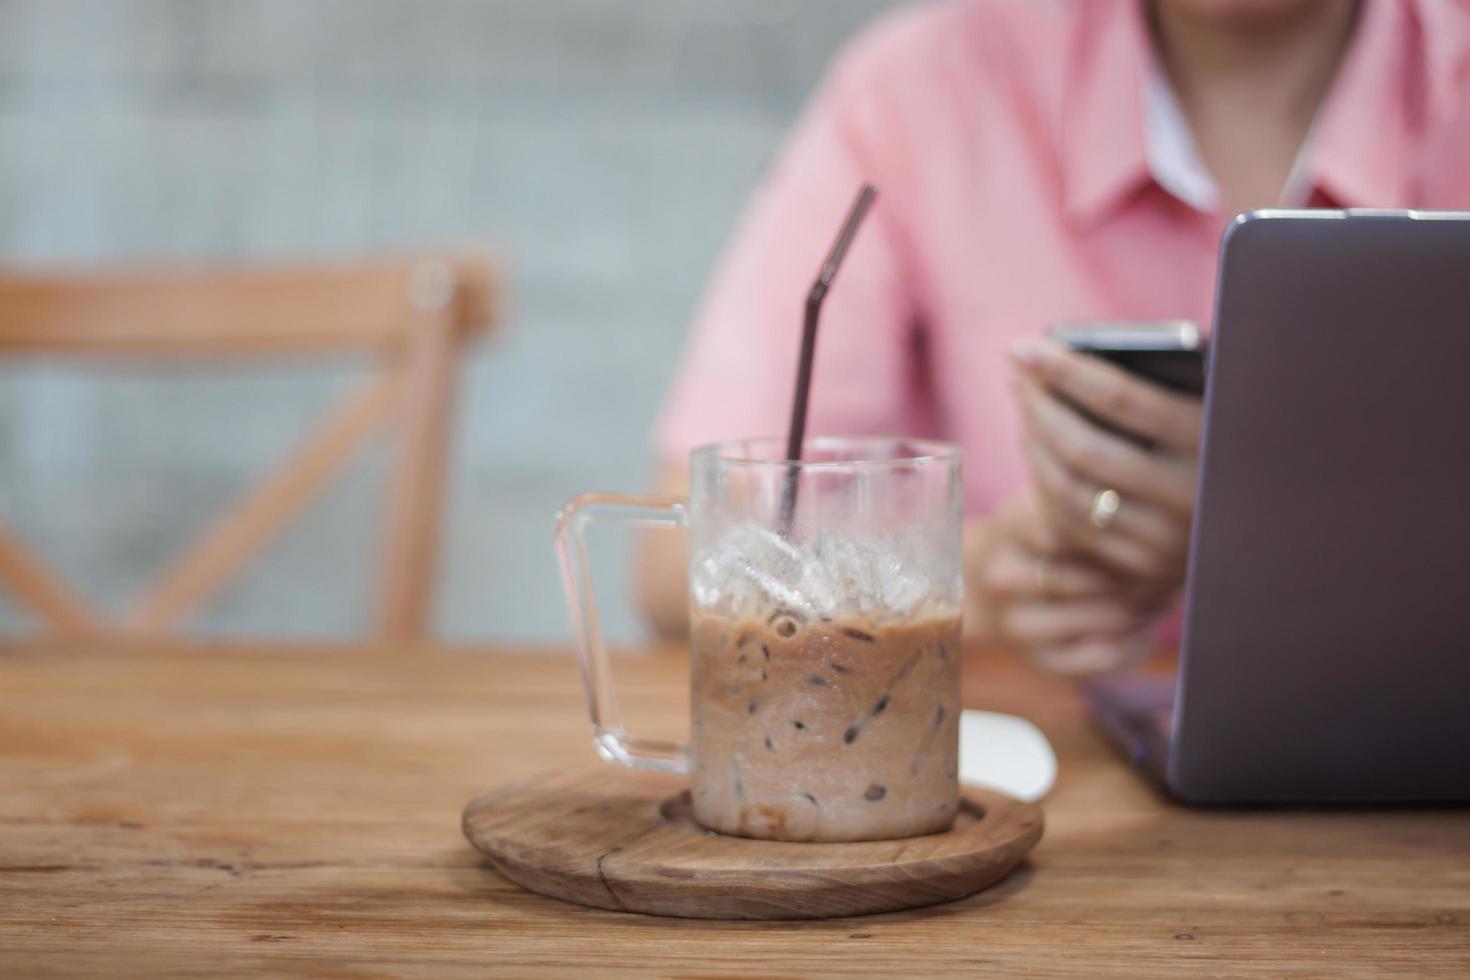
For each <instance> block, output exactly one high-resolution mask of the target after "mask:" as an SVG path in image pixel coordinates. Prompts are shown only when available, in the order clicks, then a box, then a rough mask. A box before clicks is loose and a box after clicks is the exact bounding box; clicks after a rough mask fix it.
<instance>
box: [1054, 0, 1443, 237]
mask: <svg viewBox="0 0 1470 980" xmlns="http://www.w3.org/2000/svg"><path fill="white" fill-rule="evenodd" d="M1432 10H1433V8H1432V5H1431V11H1430V12H1426V11H1424V10H1422V9H1421V4H1420V3H1417V2H1414V0H1396V2H1386V0H1362V9H1361V11H1360V13H1359V15H1358V17H1359V22H1358V23H1357V24H1356V25H1354V29H1353V38H1352V40H1351V41H1350V42H1349V46H1348V50H1347V51H1346V52H1345V53H1344V56H1343V62H1342V64H1341V66H1340V67H1339V69H1338V73H1337V77H1336V78H1335V79H1334V81H1333V84H1332V88H1331V90H1330V91H1329V93H1328V95H1327V98H1326V100H1325V101H1324V103H1323V106H1322V109H1321V110H1320V112H1319V113H1318V117H1317V121H1316V123H1314V125H1313V127H1312V130H1311V132H1310V133H1309V135H1308V137H1307V140H1306V142H1305V144H1304V146H1303V148H1302V152H1301V154H1300V155H1299V157H1298V160H1297V165H1296V166H1295V167H1294V168H1293V171H1292V176H1291V178H1290V179H1289V180H1288V182H1287V187H1286V189H1285V191H1284V192H1283V201H1282V203H1285V204H1292V205H1300V204H1304V203H1306V202H1307V200H1308V199H1309V198H1310V196H1311V194H1312V191H1313V190H1314V189H1320V190H1321V191H1322V192H1323V193H1324V194H1325V195H1326V196H1327V197H1329V198H1331V199H1332V200H1333V201H1334V202H1335V203H1337V204H1339V205H1341V206H1344V207H1391V206H1403V204H1405V203H1406V202H1405V200H1404V198H1405V193H1406V181H1405V179H1404V178H1405V174H1406V171H1407V167H1406V162H1405V160H1404V149H1405V145H1406V141H1407V137H1408V135H1409V134H1408V126H1409V122H1410V120H1411V119H1414V118H1420V117H1426V116H1430V115H1432V114H1433V113H1434V112H1436V111H1437V109H1436V106H1437V105H1438V103H1440V102H1446V101H1449V99H1450V98H1452V93H1451V95H1448V96H1447V95H1445V94H1444V93H1446V92H1448V91H1449V88H1450V87H1449V86H1448V85H1447V84H1441V83H1443V82H1444V80H1445V77H1446V76H1448V75H1450V74H1453V65H1452V61H1453V58H1452V57H1451V55H1450V54H1449V53H1447V52H1448V50H1449V49H1450V48H1451V47H1452V45H1451V44H1449V43H1448V42H1446V41H1437V37H1436V35H1437V34H1439V33H1441V31H1440V29H1439V28H1436V27H1435V26H1434V25H1433V24H1432V23H1428V22H1427V21H1432V17H1427V16H1426V14H1427V13H1432ZM1441 26H1443V25H1441ZM1072 45H1073V57H1072V58H1071V59H1069V63H1070V65H1072V66H1073V69H1072V72H1071V74H1070V75H1069V77H1068V78H1067V80H1066V83H1065V89H1064V96H1063V98H1064V102H1063V108H1062V175H1063V181H1064V188H1063V190H1064V206H1065V208H1066V211H1067V214H1068V215H1069V216H1070V217H1071V218H1072V219H1074V220H1076V221H1079V222H1082V223H1091V222H1093V221H1096V220H1099V219H1101V218H1102V217H1105V216H1106V215H1107V214H1108V213H1110V212H1111V211H1112V209H1113V208H1114V207H1116V206H1117V205H1119V204H1121V203H1122V202H1123V201H1124V200H1126V199H1127V198H1128V197H1130V196H1131V195H1132V194H1134V193H1136V192H1137V191H1138V190H1139V189H1140V188H1141V187H1142V186H1144V185H1146V184H1147V183H1149V182H1150V181H1152V182H1154V183H1156V184H1158V185H1159V186H1160V187H1162V188H1163V189H1164V190H1165V191H1166V192H1168V193H1169V194H1170V195H1172V196H1174V197H1175V198H1177V199H1179V200H1180V201H1182V202H1184V203H1185V204H1187V205H1189V206H1190V207H1192V208H1194V209H1196V210H1199V211H1205V212H1209V213H1213V211H1214V210H1215V209H1216V208H1217V207H1218V201H1219V193H1218V190H1217V188H1216V185H1215V182H1214V179H1213V178H1212V177H1211V176H1210V174H1209V172H1208V171H1207V170H1206V169H1205V167H1204V164H1203V163H1202V162H1201V161H1200V158H1199V155H1198V153H1197V151H1196V149H1195V145H1194V139H1193V136H1192V134H1191V133H1190V132H1189V126H1188V123H1187V121H1186V120H1185V118H1184V115H1183V113H1182V111H1181V110H1180V108H1179V105H1178V102H1177V100H1176V99H1175V98H1174V95H1173V92H1172V90H1171V89H1170V88H1169V85H1168V81H1167V79H1166V78H1165V77H1164V75H1163V72H1162V70H1161V69H1160V68H1159V67H1158V66H1157V62H1156V59H1155V58H1154V56H1153V51H1152V42H1151V40H1150V38H1149V33H1148V26H1147V24H1146V23H1145V21H1144V13H1143V4H1142V3H1141V2H1133V3H1119V2H1117V0H1103V2H1094V3H1090V4H1086V5H1084V6H1083V7H1082V8H1081V11H1080V13H1079V16H1078V18H1077V28H1076V33H1075V34H1074V36H1073V40H1072ZM1411 49H1418V50H1421V51H1422V53H1423V57H1411V53H1412V52H1411Z"/></svg>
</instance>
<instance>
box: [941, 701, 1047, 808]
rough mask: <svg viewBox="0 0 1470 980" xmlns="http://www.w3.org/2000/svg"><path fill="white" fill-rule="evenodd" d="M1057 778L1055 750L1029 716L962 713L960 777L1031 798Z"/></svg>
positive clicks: (993, 712)
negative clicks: (1028, 718) (1029, 719)
mask: <svg viewBox="0 0 1470 980" xmlns="http://www.w3.org/2000/svg"><path fill="white" fill-rule="evenodd" d="M1056 780H1057V756H1056V753H1055V752H1053V751H1052V747H1051V743H1050V742H1048V741H1047V740H1046V736H1045V735H1043V734H1041V729H1039V728H1037V727H1036V726H1035V725H1033V724H1031V722H1029V721H1027V720H1026V719H1025V718H1017V717H1016V716H1015V715H1003V714H1000V713H998V712H995V711H965V712H964V713H963V714H961V716H960V782H962V783H964V784H966V785H968V786H981V787H984V788H986V789H994V790H999V791H1000V792H1002V793H1005V794H1007V795H1008V796H1014V797H1015V798H1016V799H1018V800H1023V801H1025V802H1027V803H1031V802H1034V801H1036V800H1039V799H1041V798H1042V797H1043V796H1045V795H1046V794H1047V793H1049V792H1050V791H1051V788H1052V784H1053V783H1055V782H1056Z"/></svg>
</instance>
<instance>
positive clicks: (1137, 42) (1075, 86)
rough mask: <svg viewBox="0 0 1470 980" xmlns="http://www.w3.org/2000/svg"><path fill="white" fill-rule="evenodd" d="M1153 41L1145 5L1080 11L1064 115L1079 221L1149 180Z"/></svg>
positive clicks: (1069, 196)
mask: <svg viewBox="0 0 1470 980" xmlns="http://www.w3.org/2000/svg"><path fill="white" fill-rule="evenodd" d="M1148 43H1149V42H1148V35H1147V33H1146V26H1145V24H1144V22H1143V12H1142V4H1141V3H1119V2H1117V0H1103V2H1094V3H1087V4H1084V5H1082V6H1081V7H1080V9H1079V11H1078V16H1077V18H1076V21H1075V28H1074V32H1073V35H1072V40H1071V57H1069V58H1068V59H1067V65H1068V69H1069V71H1068V76H1067V78H1066V79H1065V80H1064V83H1063V85H1064V88H1063V96H1062V99H1063V102H1062V114H1061V148H1062V159H1061V164H1062V168H1061V169H1062V181H1063V206H1064V207H1065V209H1066V213H1067V215H1068V216H1069V217H1070V218H1072V219H1073V220H1075V221H1079V222H1083V223H1090V222H1092V221H1094V220H1097V219H1099V218H1101V217H1103V216H1104V215H1105V214H1106V213H1107V212H1109V211H1110V210H1111V209H1112V207H1113V206H1114V205H1115V204H1117V203H1119V202H1120V201H1121V200H1122V199H1123V198H1125V197H1127V196H1129V195H1130V194H1131V193H1133V192H1134V191H1136V190H1137V189H1138V188H1139V187H1140V186H1141V185H1142V184H1143V183H1144V182H1146V181H1147V179H1148V176H1149V171H1148V157H1147V153H1146V151H1145V146H1144V131H1143V106H1142V92H1143V82H1144V65H1145V59H1144V57H1143V55H1144V53H1145V52H1146V51H1147V50H1148V47H1147V45H1148Z"/></svg>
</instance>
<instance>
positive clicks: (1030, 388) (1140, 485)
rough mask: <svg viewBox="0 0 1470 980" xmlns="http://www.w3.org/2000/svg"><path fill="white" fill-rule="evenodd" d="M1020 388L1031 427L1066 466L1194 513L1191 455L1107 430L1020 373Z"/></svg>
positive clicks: (1134, 496)
mask: <svg viewBox="0 0 1470 980" xmlns="http://www.w3.org/2000/svg"><path fill="white" fill-rule="evenodd" d="M1018 394H1019V396H1020V399H1021V411H1022V416H1023V418H1024V420H1025V424H1026V429H1027V432H1028V433H1029V434H1030V436H1031V437H1032V438H1034V439H1036V440H1037V441H1038V442H1040V443H1041V444H1042V445H1044V446H1045V447H1046V448H1047V450H1049V451H1050V452H1051V454H1052V455H1053V456H1055V457H1056V458H1057V459H1058V460H1059V461H1060V462H1061V463H1062V464H1063V465H1064V466H1065V467H1066V468H1067V469H1068V470H1070V471H1071V472H1073V473H1075V474H1076V475H1077V476H1079V477H1081V478H1082V479H1083V480H1085V481H1087V482H1088V483H1090V484H1092V485H1093V486H1096V487H1111V488H1112V489H1114V490H1116V491H1117V492H1118V493H1119V494H1121V495H1122V496H1123V497H1125V498H1127V499H1131V500H1134V501H1140V502H1147V503H1154V504H1157V505H1158V506H1160V507H1163V508H1166V509H1168V510H1170V511H1172V512H1174V513H1176V514H1179V515H1181V516H1184V517H1186V518H1188V517H1189V516H1190V515H1191V514H1192V513H1193V510H1194V481H1195V470H1196V467H1195V464H1194V457H1193V456H1168V455H1164V454H1159V453H1150V452H1149V451H1148V450H1146V449H1143V448H1142V447H1140V446H1138V445H1135V444H1134V443H1132V442H1129V441H1128V440H1127V439H1124V438H1121V437H1119V436H1116V435H1113V434H1112V433H1109V432H1104V431H1103V430H1102V429H1100V428H1098V427H1097V426H1095V425H1093V424H1092V423H1091V422H1089V421H1087V420H1086V419H1084V418H1083V417H1082V416H1081V415H1079V414H1077V412H1076V411H1074V410H1073V409H1072V408H1070V407H1068V406H1067V405H1064V404H1063V403H1062V402H1061V401H1059V400H1058V399H1057V397H1056V396H1055V395H1053V394H1051V393H1050V392H1048V391H1046V390H1045V389H1044V388H1042V387H1041V386H1040V385H1039V384H1038V383H1037V382H1036V381H1034V380H1032V379H1030V378H1023V379H1021V382H1020V384H1019V386H1018Z"/></svg>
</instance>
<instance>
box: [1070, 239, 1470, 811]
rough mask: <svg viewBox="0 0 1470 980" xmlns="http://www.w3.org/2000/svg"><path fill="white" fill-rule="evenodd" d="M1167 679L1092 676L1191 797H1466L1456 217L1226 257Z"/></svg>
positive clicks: (1093, 691)
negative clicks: (1179, 621) (1176, 653)
mask: <svg viewBox="0 0 1470 980" xmlns="http://www.w3.org/2000/svg"><path fill="white" fill-rule="evenodd" d="M1209 362H1210V363H1209V380H1208V385H1207V388H1206V394H1205V433H1204V445H1203V449H1202V456H1201V463H1200V486H1199V497H1198V504H1197V509H1196V512H1195V524H1194V528H1193V538H1192V543H1191V552H1190V567H1189V574H1188V578H1187V585H1186V590H1185V612H1184V628H1183V638H1182V643H1181V647H1180V663H1179V670H1178V675H1177V677H1172V678H1171V677H1160V676H1145V675H1134V676H1130V675H1123V676H1117V677H1109V678H1103V679H1099V680H1095V681H1093V682H1091V683H1089V684H1088V685H1087V686H1086V693H1087V696H1088V698H1089V700H1090V702H1091V704H1092V706H1093V709H1094V712H1095V716H1096V718H1097V719H1098V721H1099V723H1100V724H1101V726H1102V728H1103V730H1104V732H1106V733H1107V734H1108V735H1109V736H1110V737H1111V739H1112V740H1113V741H1115V742H1116V743H1117V744H1118V745H1119V746H1120V747H1122V748H1123V750H1124V751H1125V752H1126V753H1127V755H1128V756H1129V758H1131V759H1132V760H1133V761H1134V762H1136V763H1137V764H1138V765H1139V766H1141V767H1143V768H1145V769H1147V770H1149V771H1151V772H1152V773H1154V774H1155V775H1156V776H1157V777H1158V778H1159V779H1160V780H1161V781H1162V782H1163V784H1164V786H1165V787H1166V788H1167V789H1168V791H1169V793H1170V794H1171V795H1173V796H1174V797H1176V798H1178V799H1179V800H1182V801H1186V802H1191V803H1207V804H1228V803H1310V804H1321V803H1347V802H1362V803H1369V802H1371V803H1390V802H1466V801H1470V212H1454V213H1449V212H1428V211H1379V210H1372V211H1364V210H1347V211H1335V210H1320V211H1319V210H1312V211H1258V212H1255V213H1252V214H1248V215H1242V216H1241V217H1239V218H1237V219H1236V220H1235V222H1234V223H1233V224H1232V225H1231V226H1230V227H1229V229H1228V230H1227V231H1226V233H1225V238H1224V242H1223V244H1222V246H1221V257H1220V278H1219V286H1218V290H1217V294H1216V306H1215V329H1214V335H1213V337H1212V338H1211V345H1210V358H1209Z"/></svg>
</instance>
